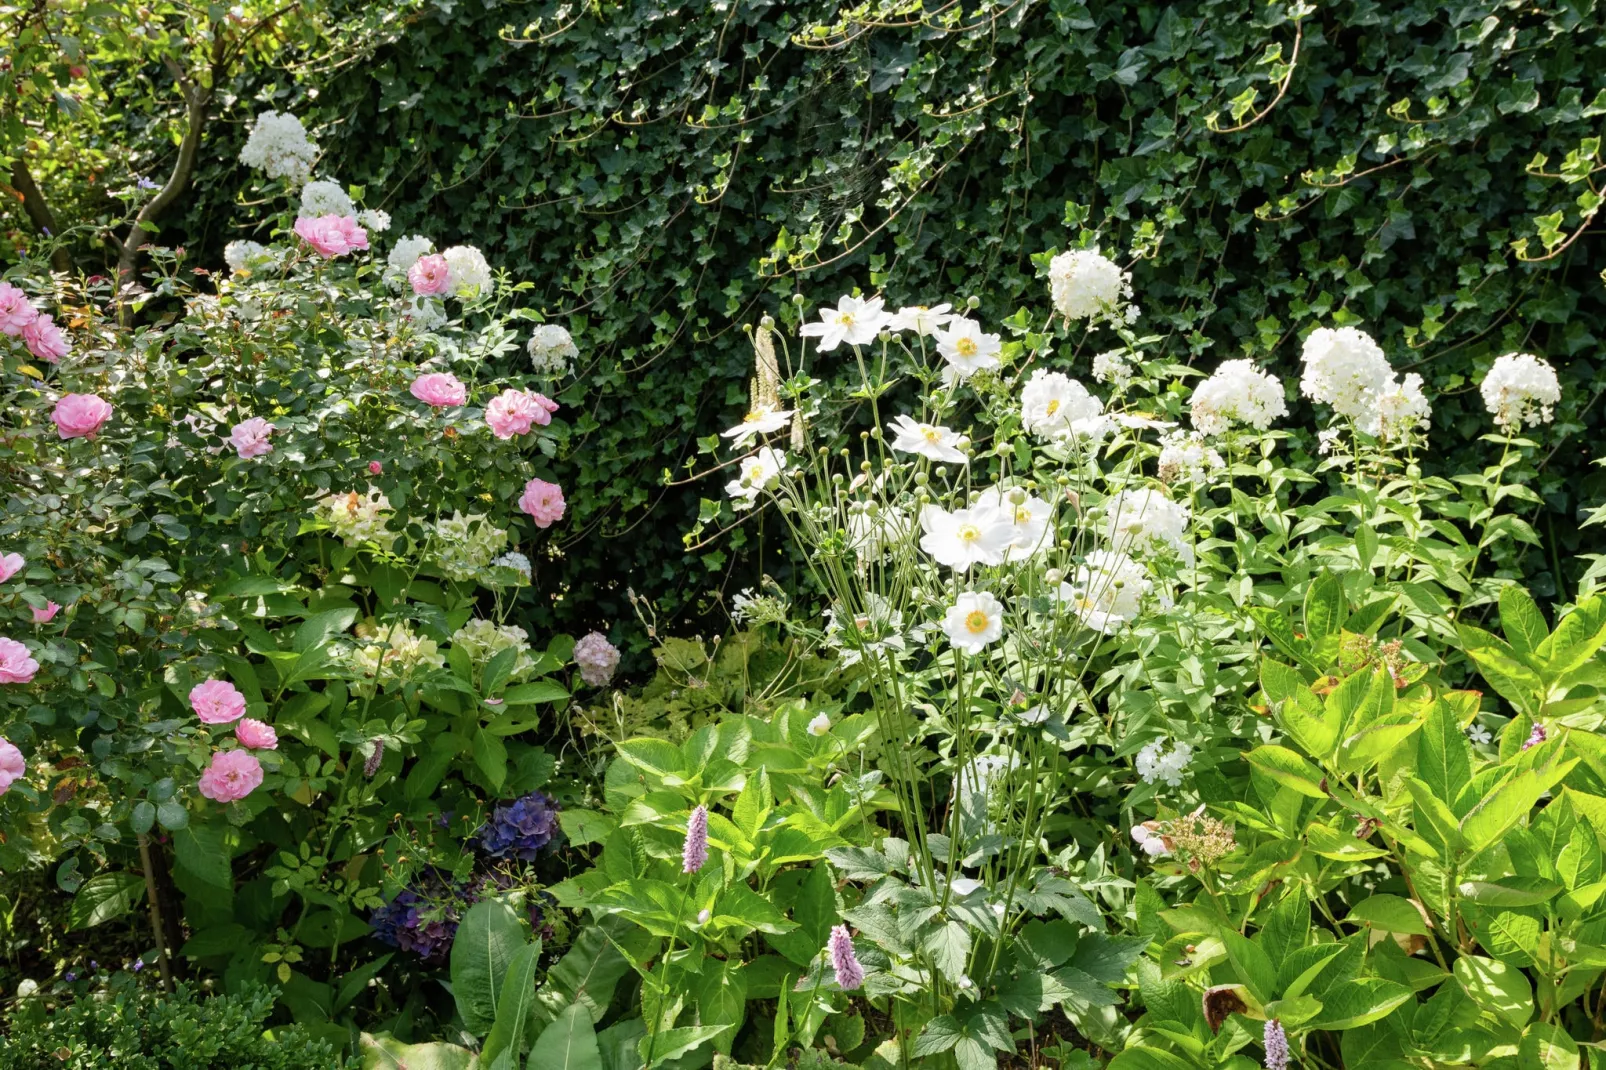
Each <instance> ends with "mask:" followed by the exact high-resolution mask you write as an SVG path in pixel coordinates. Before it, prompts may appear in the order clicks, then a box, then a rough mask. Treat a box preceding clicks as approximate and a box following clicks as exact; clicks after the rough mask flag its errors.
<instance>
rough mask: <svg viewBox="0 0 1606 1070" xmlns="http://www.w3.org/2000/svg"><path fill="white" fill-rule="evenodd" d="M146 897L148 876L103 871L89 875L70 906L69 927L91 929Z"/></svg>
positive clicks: (119, 914)
mask: <svg viewBox="0 0 1606 1070" xmlns="http://www.w3.org/2000/svg"><path fill="white" fill-rule="evenodd" d="M144 898H145V879H144V878H143V877H140V876H137V875H135V874H133V873H101V874H99V875H97V876H94V877H91V878H89V879H88V880H87V881H85V882H84V883H83V885H82V886H81V887H80V888H79V889H78V894H77V895H75V896H73V900H72V905H71V906H69V907H68V908H67V928H68V929H69V930H72V929H91V928H94V927H95V926H96V925H99V924H101V923H102V922H107V921H111V920H112V919H113V918H118V917H122V916H123V915H124V914H127V913H128V912H129V911H130V910H133V909H134V906H135V904H136V903H138V902H139V901H140V900H142V899H144Z"/></svg>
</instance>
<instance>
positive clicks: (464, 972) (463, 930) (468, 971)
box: [451, 899, 525, 1036]
mask: <svg viewBox="0 0 1606 1070" xmlns="http://www.w3.org/2000/svg"><path fill="white" fill-rule="evenodd" d="M524 943H525V941H524V925H523V923H522V922H520V920H519V915H518V911H516V910H514V909H513V907H512V906H511V905H509V904H507V903H504V902H502V901H501V900H498V899H486V900H482V901H481V902H478V903H475V904H474V905H473V906H471V907H469V909H468V913H466V914H464V915H463V920H462V922H461V924H459V925H458V927H457V935H456V937H455V938H453V940H452V953H451V974H452V996H453V997H454V998H455V999H456V1000H457V1011H458V1013H459V1014H460V1015H462V1018H463V1024H464V1026H465V1027H467V1029H468V1031H469V1032H471V1033H473V1034H475V1035H476V1036H484V1035H485V1034H486V1033H487V1032H489V1031H490V1029H491V1026H492V1024H493V1023H494V1022H495V1021H496V1008H497V1004H498V1003H499V1002H500V999H501V994H502V984H503V980H504V979H505V978H506V977H507V970H508V967H509V966H510V965H512V963H513V960H514V957H515V956H517V955H518V954H519V951H520V949H521V948H523V947H524Z"/></svg>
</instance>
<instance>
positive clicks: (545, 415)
mask: <svg viewBox="0 0 1606 1070" xmlns="http://www.w3.org/2000/svg"><path fill="white" fill-rule="evenodd" d="M530 396H531V397H533V398H534V399H535V403H536V405H538V406H540V409H541V411H540V413H538V414H537V415H536V417H535V422H536V423H538V424H540V425H541V426H542V427H545V426H546V425H547V424H549V423H551V422H552V414H553V413H555V412H557V411H558V403H557V402H556V401H553V400H552V399H551V398H549V397H547V396H546V395H545V394H532V395H530Z"/></svg>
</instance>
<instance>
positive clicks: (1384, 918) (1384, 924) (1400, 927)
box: [1345, 895, 1433, 936]
mask: <svg viewBox="0 0 1606 1070" xmlns="http://www.w3.org/2000/svg"><path fill="white" fill-rule="evenodd" d="M1345 920H1347V921H1352V922H1354V923H1356V924H1357V925H1369V926H1371V927H1372V928H1374V929H1380V930H1382V931H1383V932H1390V933H1408V934H1413V935H1416V936H1431V935H1432V933H1433V929H1432V927H1431V926H1430V925H1429V924H1428V919H1427V918H1426V917H1425V916H1424V915H1423V913H1422V912H1421V911H1420V910H1419V909H1417V907H1416V905H1415V904H1413V903H1412V902H1411V901H1410V900H1409V899H1406V898H1403V897H1402V896H1398V895H1374V896H1371V897H1370V898H1368V899H1363V900H1361V901H1360V902H1359V903H1356V904H1355V905H1354V906H1353V907H1351V908H1350V912H1349V917H1348V918H1346V919H1345Z"/></svg>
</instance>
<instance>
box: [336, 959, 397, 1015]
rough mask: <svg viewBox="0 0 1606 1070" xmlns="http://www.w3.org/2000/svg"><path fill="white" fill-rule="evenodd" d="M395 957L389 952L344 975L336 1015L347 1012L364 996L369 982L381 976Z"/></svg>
mask: <svg viewBox="0 0 1606 1070" xmlns="http://www.w3.org/2000/svg"><path fill="white" fill-rule="evenodd" d="M394 957H395V955H394V953H393V952H389V951H387V952H385V953H384V954H383V955H380V956H379V957H378V958H376V959H370V960H369V961H367V962H365V963H363V964H362V965H361V966H359V967H357V968H356V969H355V970H350V971H348V972H347V973H345V974H343V975H342V976H341V978H340V990H339V991H338V992H337V993H336V994H335V1004H334V1009H335V1011H336V1013H339V1012H340V1011H342V1010H345V1009H346V1008H347V1007H349V1006H350V1005H351V1004H352V1003H353V1002H354V1001H355V1000H356V999H357V997H358V996H360V995H362V993H363V990H364V989H366V988H367V987H368V982H369V981H372V980H373V979H374V978H375V977H377V976H379V971H381V970H383V969H384V968H385V967H386V966H388V965H389V964H390V960H391V959H392V958H394Z"/></svg>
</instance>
